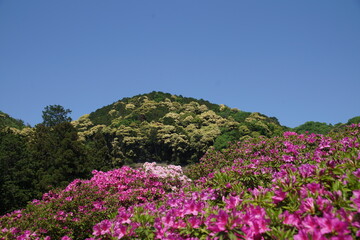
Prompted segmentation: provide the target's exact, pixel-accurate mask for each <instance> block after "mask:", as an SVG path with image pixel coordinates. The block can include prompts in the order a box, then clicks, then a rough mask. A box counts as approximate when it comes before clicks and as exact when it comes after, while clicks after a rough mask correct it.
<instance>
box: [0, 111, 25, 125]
mask: <svg viewBox="0 0 360 240" xmlns="http://www.w3.org/2000/svg"><path fill="white" fill-rule="evenodd" d="M1 127H12V128H18V129H22V128H24V127H25V124H24V121H22V120H19V119H15V118H12V117H10V116H9V115H8V114H6V113H4V112H2V111H0V128H1Z"/></svg>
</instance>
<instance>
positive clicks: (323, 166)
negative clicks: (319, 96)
mask: <svg viewBox="0 0 360 240" xmlns="http://www.w3.org/2000/svg"><path fill="white" fill-rule="evenodd" d="M359 136H360V124H353V125H351V126H349V127H347V128H344V129H343V130H341V131H339V132H335V133H331V134H328V135H316V134H297V133H293V132H285V133H284V134H283V136H281V137H275V138H270V139H266V138H256V139H250V140H248V141H244V142H241V143H237V144H234V145H232V146H231V147H229V148H228V149H225V150H223V151H221V152H220V151H215V150H212V151H209V152H208V153H207V154H206V155H205V156H204V157H203V158H202V159H201V161H200V163H198V164H196V165H193V166H190V167H188V170H187V171H186V175H187V176H188V177H190V178H192V179H193V180H192V181H191V180H190V179H189V178H188V177H186V176H184V174H183V172H182V170H181V168H180V167H176V166H158V165H156V164H155V163H146V164H144V166H143V167H142V168H139V169H131V168H128V167H123V168H121V169H116V170H113V171H109V172H97V171H94V172H93V174H94V176H93V178H92V179H90V180H75V181H74V182H72V183H71V184H70V185H69V186H68V187H67V188H65V189H64V190H57V191H54V192H49V193H48V194H45V195H44V197H43V199H42V200H39V201H33V203H31V204H29V205H28V207H27V208H26V209H23V210H19V211H15V212H13V213H11V214H8V215H5V216H3V217H1V219H0V223H1V228H2V229H1V233H0V239H88V240H95V239H96V240H97V239H192V240H195V239H254V240H255V239H256V240H257V239H295V240H307V239H309V240H310V239H312V240H315V239H319V240H322V239H324V240H325V239H334V240H335V239H336V240H340V239H357V238H360V139H359Z"/></svg>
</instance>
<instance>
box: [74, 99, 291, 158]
mask: <svg viewBox="0 0 360 240" xmlns="http://www.w3.org/2000/svg"><path fill="white" fill-rule="evenodd" d="M74 124H75V126H76V128H77V129H78V130H79V135H80V137H81V138H82V139H88V138H89V137H87V136H92V135H94V133H95V132H97V131H99V130H100V131H103V132H104V131H107V132H108V133H107V135H108V137H109V141H110V142H113V141H112V140H111V139H115V138H117V139H118V141H116V142H113V144H112V148H113V149H117V150H116V152H117V156H118V157H113V158H115V159H118V160H117V162H119V161H120V162H124V161H127V162H135V163H136V162H145V161H149V160H154V161H158V162H168V163H176V164H187V163H190V162H196V161H198V160H199V158H200V157H201V156H202V155H203V154H204V153H205V152H206V151H207V149H208V148H209V147H210V146H213V145H215V147H216V149H222V148H225V147H227V146H228V144H229V143H230V142H234V141H239V140H240V139H243V138H246V137H257V136H260V135H262V136H266V137H271V136H274V135H277V134H278V133H279V132H282V130H283V129H284V128H283V127H282V126H281V125H279V123H278V121H277V119H276V118H268V117H266V116H265V115H262V114H259V113H248V112H243V111H240V110H238V109H235V108H234V109H231V108H229V107H227V106H225V105H216V104H211V103H209V102H207V101H205V100H202V99H200V100H197V99H194V98H185V97H182V96H175V95H170V94H167V93H162V92H151V93H149V94H144V95H138V96H135V97H132V98H124V99H122V100H120V101H117V102H115V103H113V104H111V105H108V106H105V107H103V108H101V109H98V110H96V111H95V112H93V113H91V114H89V115H87V116H83V117H82V118H80V119H79V120H78V121H77V122H74ZM98 126H101V128H99V127H98ZM120 159H122V160H120Z"/></svg>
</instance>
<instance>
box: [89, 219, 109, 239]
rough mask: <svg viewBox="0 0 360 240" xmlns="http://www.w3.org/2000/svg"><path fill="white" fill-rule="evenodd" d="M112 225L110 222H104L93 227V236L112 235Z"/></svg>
mask: <svg viewBox="0 0 360 240" xmlns="http://www.w3.org/2000/svg"><path fill="white" fill-rule="evenodd" d="M111 225H112V223H111V222H110V220H103V221H101V222H100V223H98V224H96V225H95V226H94V227H93V230H94V231H93V235H95V236H101V235H105V234H107V233H110V230H111Z"/></svg>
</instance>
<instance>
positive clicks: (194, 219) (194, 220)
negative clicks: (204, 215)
mask: <svg viewBox="0 0 360 240" xmlns="http://www.w3.org/2000/svg"><path fill="white" fill-rule="evenodd" d="M188 222H189V223H190V225H191V227H192V228H199V227H200V225H201V224H202V221H201V220H200V219H199V218H197V217H195V216H192V217H190V218H189V219H188Z"/></svg>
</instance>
